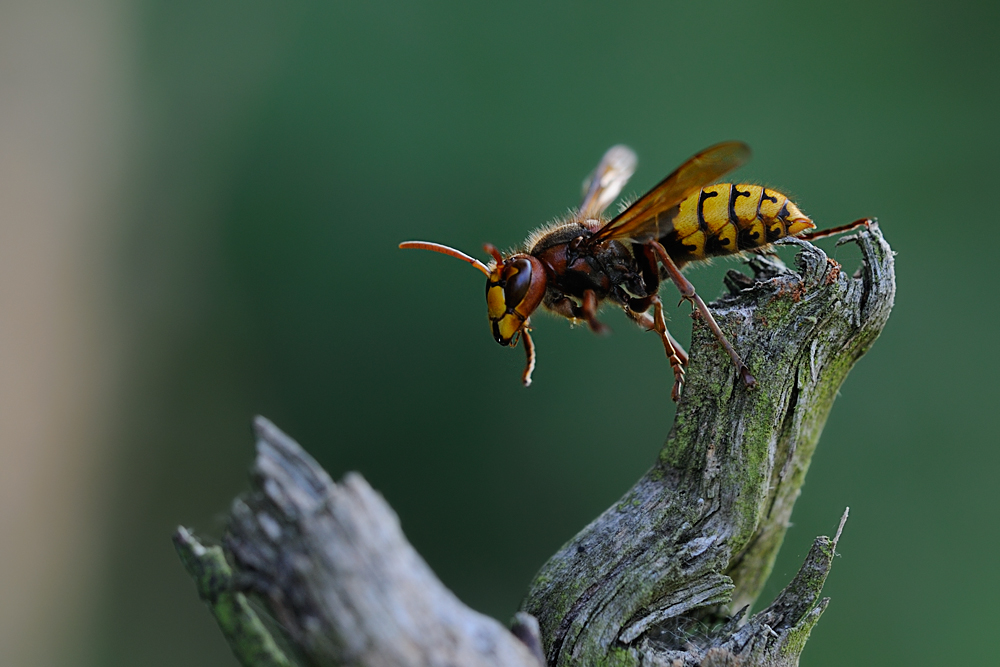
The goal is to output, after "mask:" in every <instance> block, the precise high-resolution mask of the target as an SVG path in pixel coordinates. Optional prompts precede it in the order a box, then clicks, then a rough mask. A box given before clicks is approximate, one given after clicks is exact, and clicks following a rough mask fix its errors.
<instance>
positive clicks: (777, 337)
mask: <svg viewBox="0 0 1000 667" xmlns="http://www.w3.org/2000/svg"><path fill="white" fill-rule="evenodd" d="M849 239H850V240H854V241H856V242H857V243H858V245H859V246H860V247H861V251H862V257H863V264H862V268H861V270H860V275H859V276H858V277H856V278H852V277H850V276H847V275H846V274H845V273H844V272H843V271H842V270H841V268H840V266H839V265H838V264H837V263H836V262H833V261H832V260H830V259H828V258H827V256H826V255H825V254H824V253H823V252H822V251H821V250H819V249H818V248H816V247H815V246H812V245H810V244H808V243H805V242H803V241H799V240H797V239H791V240H789V241H788V243H791V244H795V245H797V246H799V249H800V252H799V254H798V256H797V258H796V263H797V264H798V267H799V272H792V271H789V270H787V269H786V268H785V267H784V266H783V265H781V264H780V262H777V261H774V260H770V259H765V258H759V259H755V260H754V261H753V262H752V263H751V266H752V268H753V269H754V271H755V273H756V274H757V275H756V281H754V282H752V283H751V282H750V281H747V280H744V279H740V278H736V277H733V276H731V277H730V280H729V281H727V282H729V283H730V284H731V287H732V288H733V289H734V291H736V292H737V293H735V294H731V295H729V296H726V297H723V298H722V299H720V300H719V301H717V302H716V303H715V304H713V306H712V310H713V312H714V314H715V317H716V319H717V320H718V322H719V324H720V325H721V326H722V328H723V329H724V330H725V332H726V333H727V335H728V336H729V338H730V340H731V341H732V342H733V344H734V345H735V347H736V349H737V350H740V351H742V352H743V353H744V359H745V360H746V362H747V364H748V365H749V367H750V368H751V370H752V371H753V372H754V374H755V375H756V377H757V380H758V387H757V389H755V390H747V389H746V388H745V387H744V386H743V384H742V382H741V381H740V380H739V378H737V377H736V374H735V372H734V370H733V367H732V364H730V363H729V362H728V359H727V358H726V357H725V356H724V355H723V353H722V351H721V350H720V349H719V348H718V346H717V345H716V344H715V342H714V339H713V338H712V336H711V334H710V333H709V332H708V328H707V327H706V326H704V325H703V324H702V323H701V322H700V321H697V320H696V325H695V328H694V337H693V342H692V354H691V361H690V367H689V371H688V383H687V387H686V388H685V393H684V396H683V397H682V399H681V401H680V403H679V404H678V406H677V416H676V418H675V421H674V427H673V429H672V431H671V432H670V435H669V437H668V438H667V441H666V443H665V445H664V447H663V449H662V450H661V452H660V456H659V460H658V461H657V462H656V464H655V465H654V466H653V468H652V469H651V470H650V471H649V472H648V473H647V474H646V475H645V476H644V477H643V478H642V479H640V480H639V482H638V483H637V484H636V485H635V486H634V487H633V488H632V489H631V490H629V491H628V492H627V493H626V494H625V496H624V497H623V498H622V499H621V500H620V501H619V502H618V503H616V504H615V505H614V506H612V507H611V508H610V509H608V510H607V511H605V512H604V513H603V514H602V515H601V516H600V517H598V518H597V519H595V520H594V521H593V522H592V523H591V524H590V525H589V526H587V527H586V528H585V529H584V530H582V531H581V532H580V533H579V534H578V535H577V536H576V537H574V538H573V539H571V540H570V541H569V542H568V543H567V544H566V545H565V546H564V547H563V548H562V549H561V550H560V551H559V552H558V553H557V554H556V555H555V556H553V557H552V559H551V560H550V561H549V562H548V563H546V565H545V566H544V567H542V569H541V571H540V572H539V574H538V575H537V577H536V579H535V581H534V583H533V584H532V586H531V591H530V592H529V594H528V597H527V599H526V601H525V603H524V605H523V609H524V610H525V611H527V612H529V613H531V614H534V615H535V616H536V617H537V618H538V620H539V623H540V625H541V632H542V637H543V639H544V641H545V649H546V656H547V658H548V661H549V664H551V665H579V664H598V663H601V662H613V663H614V664H621V665H630V664H632V665H637V664H671V665H678V666H680V665H685V666H686V665H697V664H700V663H701V662H702V661H703V659H705V656H706V651H707V650H709V649H710V648H717V647H720V646H726V645H728V643H731V641H730V640H731V637H733V636H735V634H734V633H733V631H732V629H730V628H723V630H724V631H725V632H722V633H720V632H714V633H708V636H702V637H701V638H700V639H698V640H697V641H694V640H691V641H689V640H684V641H683V642H681V643H682V644H684V647H686V648H685V649H684V650H683V651H681V652H680V653H678V652H677V650H676V649H679V648H684V647H682V646H676V647H674V648H672V649H671V651H669V652H667V653H664V652H663V650H661V649H662V646H661V645H660V644H658V643H655V642H649V641H640V640H643V639H647V638H648V637H650V636H655V635H658V633H660V634H662V631H661V629H662V628H664V627H667V628H668V629H669V628H676V627H690V626H691V625H692V624H695V623H703V622H707V623H709V624H711V623H712V622H714V621H715V620H717V619H718V618H720V617H723V616H725V615H727V614H729V613H733V612H734V611H737V610H739V609H741V608H742V607H744V606H746V605H749V604H751V603H753V602H754V600H755V599H756V598H757V596H758V595H759V593H760V590H761V588H762V587H763V584H764V582H765V580H766V579H767V575H768V574H769V573H770V570H771V567H772V566H773V563H774V559H775V556H776V555H777V551H778V548H779V547H780V545H781V541H782V539H783V537H784V534H785V530H786V527H787V525H788V519H789V516H790V514H791V510H792V505H793V503H794V501H795V499H796V498H797V496H798V494H799V490H800V488H801V485H802V482H803V480H804V478H805V473H806V471H807V470H808V467H809V461H810V458H811V456H812V453H813V450H814V449H815V447H816V442H817V440H818V439H819V435H820V432H821V431H822V428H823V424H824V423H825V422H826V418H827V415H828V414H829V411H830V407H831V406H832V404H833V400H834V398H835V397H836V394H837V390H838V389H839V388H840V385H841V383H842V382H843V381H844V378H845V377H846V376H847V373H848V371H849V370H850V369H851V367H853V365H854V363H855V362H856V361H857V360H858V359H859V358H860V357H861V356H862V355H863V354H864V353H865V352H866V351H867V350H868V348H869V347H870V346H871V344H872V343H873V342H874V340H875V338H877V337H878V335H879V333H880V332H881V330H882V327H883V326H884V324H885V322H886V320H887V318H888V316H889V311H890V309H891V307H892V301H893V296H894V292H895V283H894V274H893V255H892V251H891V250H890V248H889V246H888V245H887V244H886V243H885V241H884V240H883V238H882V235H881V233H880V231H879V229H878V226H877V224H873V225H872V226H871V227H870V228H869V229H866V230H863V231H861V232H860V233H858V234H857V235H855V236H852V237H849ZM743 284H746V285H748V286H747V288H746V289H737V288H739V287H740V286H741V285H743ZM824 576H825V574H824ZM786 593H788V589H786ZM783 595H784V593H783ZM816 596H818V591H817V592H816ZM811 604H813V605H815V604H818V598H817V599H816V600H813V601H812V602H811ZM820 611H821V609H820ZM816 618H818V612H817V616H816ZM812 622H815V619H813V621H812ZM797 627H798V626H797V625H794V624H793V625H792V626H790V627H788V628H785V629H784V630H779V629H777V628H774V627H773V626H772V627H771V628H770V630H767V631H766V634H767V635H769V636H770V635H771V632H772V631H774V632H775V633H776V634H775V636H772V637H771V639H773V640H774V641H775V642H780V643H783V645H789V646H790V644H788V642H790V641H791V640H790V639H789V638H790V637H791V636H792V635H793V634H795V632H796V631H795V628H797ZM810 627H811V625H810ZM726 632H728V633H729V634H728V636H727V635H726ZM762 632H765V631H764V630H762ZM782 632H785V635H782ZM703 634H704V633H703ZM744 634H745V632H744ZM796 636H798V635H796ZM765 641H767V638H766V637H757V636H755V637H752V638H749V639H747V643H744V644H742V645H743V646H744V648H745V647H747V646H757V645H759V644H760V643H761V642H765ZM803 644H804V638H802V641H801V642H800V643H799V644H798V650H796V651H794V655H790V654H788V656H787V659H785V661H784V662H780V663H778V662H774V661H773V660H770V661H767V660H765V661H763V662H760V661H757V662H755V661H753V660H751V661H749V662H747V661H744V662H743V663H742V664H744V665H772V664H797V661H798V652H799V651H801V648H802V645H803ZM746 650H750V649H746ZM788 650H791V649H788ZM786 654H787V651H786ZM738 655H739V656H740V657H741V658H748V657H749V654H746V655H744V653H743V652H740V653H738ZM754 655H757V654H756V653H754ZM762 655H763V654H762ZM664 656H669V660H668V662H666V663H662V662H661V661H662V660H663V659H666V658H665V657H664ZM755 659H756V658H755ZM761 659H762V660H763V658H761Z"/></svg>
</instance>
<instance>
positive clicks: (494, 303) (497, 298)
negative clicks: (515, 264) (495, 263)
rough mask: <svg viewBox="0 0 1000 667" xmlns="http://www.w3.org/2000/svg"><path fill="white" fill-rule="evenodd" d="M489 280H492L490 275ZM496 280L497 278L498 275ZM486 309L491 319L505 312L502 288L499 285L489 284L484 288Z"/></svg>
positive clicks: (505, 305)
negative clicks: (487, 287)
mask: <svg viewBox="0 0 1000 667" xmlns="http://www.w3.org/2000/svg"><path fill="white" fill-rule="evenodd" d="M490 280H491V281H492V280H493V277H492V276H490ZM497 280H499V276H498V277H497ZM486 309H487V312H489V315H490V319H491V320H495V319H497V318H499V317H501V316H502V315H503V314H504V313H505V312H507V304H506V303H505V302H504V298H503V288H502V287H500V285H491V286H490V287H489V289H487V290H486Z"/></svg>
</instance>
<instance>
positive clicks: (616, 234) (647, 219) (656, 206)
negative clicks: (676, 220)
mask: <svg viewBox="0 0 1000 667" xmlns="http://www.w3.org/2000/svg"><path fill="white" fill-rule="evenodd" d="M749 159H750V147H749V146H747V145H746V144H744V143H743V142H741V141H727V142H725V143H722V144H716V145H715V146H712V147H711V148H706V149H705V150H703V151H702V152H700V153H698V154H697V155H695V156H694V157H692V158H691V159H689V160H688V161H687V162H685V163H684V164H682V165H681V166H680V167H678V168H677V169H676V170H674V172H673V173H672V174H670V175H669V176H667V177H666V178H664V179H663V180H662V181H660V183H659V184H658V185H657V186H656V187H654V188H653V189H652V190H650V191H649V192H647V193H646V194H644V195H643V196H642V197H640V198H639V199H638V200H636V202H635V203H634V204H632V205H631V206H629V207H628V208H627V209H625V210H624V211H622V213H621V214H620V215H619V216H618V217H617V218H615V219H614V220H612V221H611V222H609V223H608V224H606V225H604V227H602V228H601V229H600V230H599V231H598V232H597V233H596V234H594V236H592V237H591V239H590V240H591V242H592V243H596V242H597V241H601V240H605V239H615V238H631V239H635V240H637V241H645V240H649V239H651V238H659V237H660V236H661V235H662V234H661V233H660V232H661V229H660V227H661V224H662V223H664V222H666V221H665V220H663V219H661V217H660V215H661V214H662V213H666V212H668V211H669V210H670V209H671V208H673V207H674V206H676V205H677V204H679V203H680V202H682V201H684V200H685V199H686V198H687V197H689V196H691V195H692V194H694V193H695V192H697V191H698V190H700V189H701V188H703V187H705V186H706V185H709V184H710V183H712V182H713V181H717V180H718V179H719V178H720V177H722V176H723V175H724V174H726V173H728V172H730V171H732V170H733V169H735V168H736V167H739V166H740V165H741V164H743V163H745V162H746V161H747V160H749ZM671 219H672V217H671ZM663 231H664V232H665V231H666V230H663Z"/></svg>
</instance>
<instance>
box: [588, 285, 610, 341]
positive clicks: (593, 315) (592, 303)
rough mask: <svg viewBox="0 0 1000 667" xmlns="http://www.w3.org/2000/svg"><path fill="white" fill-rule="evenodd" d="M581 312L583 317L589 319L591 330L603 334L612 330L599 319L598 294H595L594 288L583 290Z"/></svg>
mask: <svg viewBox="0 0 1000 667" xmlns="http://www.w3.org/2000/svg"><path fill="white" fill-rule="evenodd" d="M580 313H581V314H582V315H583V319H585V320H587V324H589V325H590V330H591V331H593V332H594V333H596V334H602V335H603V334H606V333H610V332H611V329H609V328H608V326H607V325H606V324H604V323H603V322H601V321H600V320H598V319H597V295H596V294H594V290H591V289H588V290H584V291H583V301H582V303H581V304H580Z"/></svg>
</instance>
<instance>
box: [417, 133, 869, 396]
mask: <svg viewBox="0 0 1000 667" xmlns="http://www.w3.org/2000/svg"><path fill="white" fill-rule="evenodd" d="M749 159H750V147H749V146H747V145H746V144H744V143H742V142H739V141H729V142H725V143H721V144H717V145H715V146H712V147H710V148H706V149H705V150H703V151H701V152H700V153H698V154H696V155H694V156H693V157H691V158H690V159H689V160H687V161H686V162H684V164H682V165H681V166H680V167H678V168H677V169H676V170H675V171H674V172H673V173H671V174H670V175H669V176H667V177H666V178H664V179H663V180H662V181H660V183H658V184H657V185H656V186H655V187H653V189H651V190H650V191H649V192H647V193H646V194H644V195H642V196H641V197H639V198H638V199H637V200H635V202H633V203H632V204H631V205H630V206H628V207H626V208H625V209H624V210H623V211H622V212H621V213H619V214H618V215H617V216H615V217H614V218H612V219H610V220H609V219H607V218H606V217H604V211H605V210H606V209H607V207H608V205H609V204H611V203H612V202H613V201H614V200H615V199H616V198H617V197H618V195H619V193H620V192H621V191H622V188H624V187H625V183H626V182H627V181H628V179H629V178H630V177H631V176H632V174H633V172H634V171H635V165H636V161H637V160H636V155H635V153H634V152H633V151H632V149H630V148H628V147H627V146H622V145H617V146H612V147H611V148H610V149H608V151H607V152H606V153H605V154H604V157H603V158H602V159H601V161H600V163H598V165H597V168H596V169H595V170H594V171H593V173H591V175H590V176H589V177H588V178H587V179H586V180H585V181H584V188H583V190H584V195H583V201H582V203H581V204H580V206H579V208H578V209H576V210H575V211H574V212H573V213H572V214H571V215H570V216H569V218H568V219H565V220H563V221H561V222H557V223H555V224H551V225H548V226H546V227H543V228H541V229H539V230H537V231H535V232H532V233H531V235H530V236H529V237H528V240H527V241H526V242H525V244H524V246H523V248H522V249H521V250H519V251H517V252H513V253H511V254H508V255H507V256H504V255H503V254H502V253H501V252H500V251H499V250H498V249H497V248H496V247H495V246H493V245H491V244H485V245H484V246H483V249H484V250H485V251H486V252H487V253H488V254H489V255H490V256H491V257H492V258H493V259H492V261H490V262H489V263H488V264H484V263H483V262H481V261H479V260H478V259H476V258H474V257H471V256H469V255H467V254H465V253H463V252H461V251H459V250H456V249H454V248H450V247H448V246H445V245H441V244H438V243H431V242H429V241H407V242H405V243H400V244H399V247H400V248H417V249H421V250H432V251H434V252H439V253H443V254H445V255H450V256H451V257H456V258H458V259H461V260H464V261H466V262H468V263H470V264H472V265H473V266H474V267H475V268H477V269H478V270H479V271H481V272H482V273H484V274H485V275H486V305H487V311H488V315H489V321H490V327H491V329H492V331H493V337H494V338H495V339H496V341H497V342H498V343H499V344H500V345H504V346H508V347H514V346H516V345H517V343H518V341H519V340H520V339H523V340H524V349H525V353H526V356H527V363H526V365H525V369H524V372H523V373H522V382H523V383H524V385H525V386H528V385H530V384H531V374H532V372H533V371H534V368H535V345H534V341H533V340H532V338H531V333H530V332H531V315H532V314H533V313H534V312H535V310H537V309H538V307H539V306H541V307H543V308H545V309H546V310H548V311H550V312H552V313H555V314H556V315H560V316H562V317H565V318H567V319H569V320H570V321H572V322H574V323H579V322H586V324H587V325H588V326H589V327H590V329H591V330H592V331H594V332H595V333H599V334H601V333H605V332H607V331H608V327H607V326H606V325H605V324H604V323H603V322H601V321H600V320H599V319H598V318H597V310H598V306H599V305H600V304H601V303H602V302H604V301H610V302H613V303H614V304H615V305H617V306H619V307H621V308H622V310H624V311H625V314H626V315H627V316H628V317H629V318H630V319H632V320H633V321H634V322H635V323H636V324H638V325H639V326H640V327H642V328H644V329H646V330H648V331H653V332H655V333H657V334H658V335H659V337H660V339H661V340H662V342H663V348H664V351H665V352H666V355H667V359H668V360H669V362H670V366H671V369H672V370H673V374H674V384H673V388H672V389H671V398H673V400H674V401H677V400H678V398H679V397H680V393H681V390H682V388H683V386H684V368H685V366H686V364H687V360H688V357H687V353H686V352H685V351H684V349H683V348H682V347H681V346H680V345H679V344H678V343H677V341H676V340H674V338H673V337H672V336H671V335H670V332H669V331H668V330H667V325H666V320H665V319H664V316H663V303H662V301H661V300H660V297H659V296H658V294H657V292H658V290H659V287H660V283H661V282H663V281H665V280H670V281H671V282H673V283H674V285H676V287H677V289H678V290H679V291H680V295H681V298H682V301H685V300H686V301H689V302H691V303H692V305H693V307H694V308H697V310H698V311H699V312H700V313H701V316H702V317H703V318H704V320H705V322H706V323H707V324H708V326H709V328H710V329H711V330H712V333H713V334H714V335H715V338H716V339H717V340H718V341H719V344H720V345H721V346H722V348H723V349H724V350H725V351H726V353H727V354H728V355H729V357H730V359H732V362H733V365H734V366H735V367H736V372H737V373H738V375H739V376H740V378H741V379H742V381H743V383H744V384H745V385H746V386H747V387H749V388H752V387H755V386H756V384H757V381H756V379H755V378H754V376H753V375H752V374H751V372H750V369H749V368H747V366H746V364H745V363H743V360H742V359H741V358H740V355H739V354H738V353H737V352H736V350H735V349H733V346H732V345H731V344H730V343H729V341H728V340H727V339H726V336H725V334H724V333H723V332H722V330H721V329H720V328H719V325H718V324H717V323H716V321H715V318H714V317H712V313H711V311H710V310H709V309H708V306H707V305H706V304H705V302H704V301H703V300H702V299H701V297H700V296H699V295H698V293H697V292H696V291H695V288H694V286H693V285H692V284H691V283H690V282H689V281H688V280H687V278H685V277H684V275H683V274H682V273H681V271H682V269H683V268H684V267H685V265H687V264H690V263H692V262H699V261H704V260H708V259H710V258H712V257H718V256H724V255H735V254H739V253H745V252H747V251H754V250H756V251H761V250H766V249H767V248H768V247H769V246H770V245H771V244H772V243H774V242H775V241H777V240H778V239H780V238H783V237H786V236H797V237H798V238H801V239H806V240H813V239H816V238H821V237H824V236H829V235H832V234H837V233H841V232H845V231H849V230H851V229H854V228H856V227H859V226H861V225H864V224H867V223H868V222H869V219H867V218H865V219H861V220H858V221H855V222H853V223H851V224H849V225H843V226H841V227H836V228H833V229H827V230H822V231H816V232H810V231H809V230H812V229H815V227H816V225H815V224H813V222H812V220H810V219H809V218H808V217H807V216H806V215H805V214H804V213H802V211H801V210H800V209H799V207H798V206H796V205H795V204H794V203H793V202H792V201H791V200H790V199H789V198H788V197H787V196H785V195H783V194H781V193H780V192H777V191H776V190H772V189H770V188H766V187H763V186H760V185H752V184H747V183H719V184H716V185H711V184H712V183H714V182H715V181H717V180H718V179H719V178H721V177H722V176H723V175H725V174H726V173H728V172H730V171H732V170H733V169H735V168H737V167H739V166H740V165H742V164H744V163H745V162H746V161H747V160H749Z"/></svg>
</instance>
